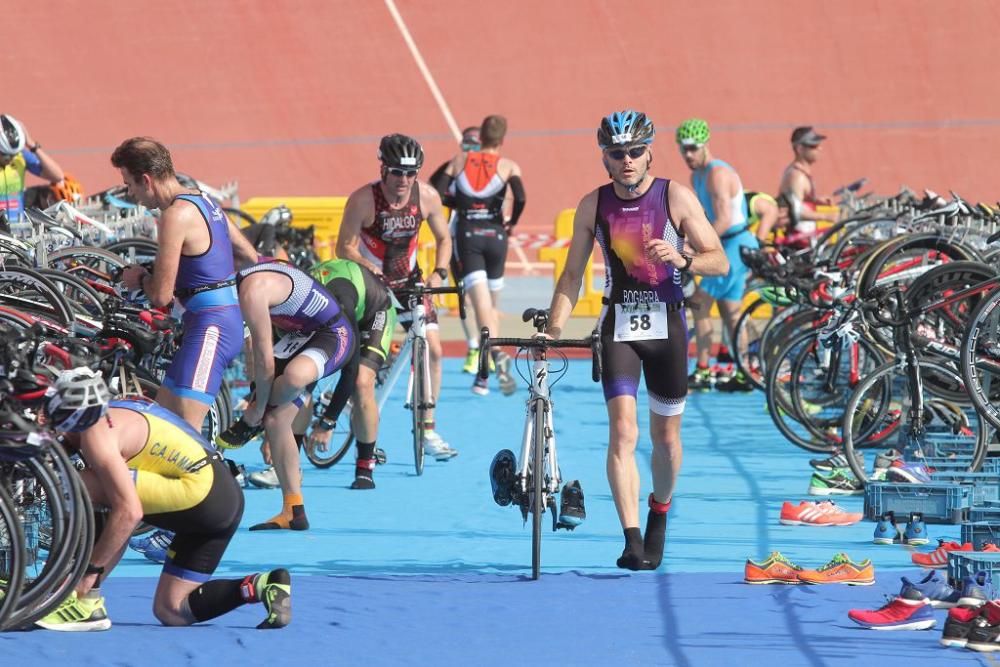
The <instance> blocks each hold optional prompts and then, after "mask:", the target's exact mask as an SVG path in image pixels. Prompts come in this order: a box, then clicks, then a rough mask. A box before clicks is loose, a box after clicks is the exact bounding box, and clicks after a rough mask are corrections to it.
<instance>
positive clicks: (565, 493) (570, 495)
mask: <svg viewBox="0 0 1000 667" xmlns="http://www.w3.org/2000/svg"><path fill="white" fill-rule="evenodd" d="M559 495H560V505H559V527H560V528H569V529H570V530H573V529H574V528H576V527H577V526H579V525H580V524H581V523H583V520H584V519H586V518H587V510H586V509H584V506H583V489H581V488H580V481H579V480H576V479H574V480H573V481H572V482H566V484H565V485H564V486H563V488H562V493H561V494H559Z"/></svg>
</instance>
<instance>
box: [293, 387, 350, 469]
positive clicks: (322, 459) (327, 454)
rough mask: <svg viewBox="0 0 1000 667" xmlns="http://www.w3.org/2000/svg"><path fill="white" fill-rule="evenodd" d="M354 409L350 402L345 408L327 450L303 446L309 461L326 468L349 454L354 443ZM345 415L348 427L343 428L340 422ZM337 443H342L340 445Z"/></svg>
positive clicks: (318, 466)
mask: <svg viewBox="0 0 1000 667" xmlns="http://www.w3.org/2000/svg"><path fill="white" fill-rule="evenodd" d="M353 410H354V405H353V403H348V404H347V406H346V407H345V408H344V412H343V413H341V418H340V419H338V420H337V424H336V425H335V426H334V429H333V432H331V433H330V442H329V443H328V444H327V448H326V451H321V450H320V449H319V448H317V447H313V446H312V445H309V444H307V445H306V446H305V447H304V448H303V449H304V450H305V453H306V458H307V459H309V463H311V464H313V465H314V466H316V467H317V468H319V469H321V470H324V469H326V468H329V467H331V466H334V465H336V464H337V463H339V462H340V459H342V458H344V456H346V455H347V452H348V451H349V450H350V449H351V445H353V444H354V429H353V428H351V413H352V412H353ZM345 417H346V418H347V421H346V423H347V428H346V429H342V428H340V422H341V421H343V419H344V418H345ZM337 443H340V444H339V445H338V444H337Z"/></svg>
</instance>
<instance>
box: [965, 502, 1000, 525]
mask: <svg viewBox="0 0 1000 667" xmlns="http://www.w3.org/2000/svg"><path fill="white" fill-rule="evenodd" d="M969 521H998V522H1000V503H997V502H986V503H982V504H979V505H973V506H972V507H970V508H969Z"/></svg>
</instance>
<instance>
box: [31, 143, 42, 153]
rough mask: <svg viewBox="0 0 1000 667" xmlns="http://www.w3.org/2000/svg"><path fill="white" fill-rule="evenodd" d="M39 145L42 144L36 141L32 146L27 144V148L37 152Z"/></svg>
mask: <svg viewBox="0 0 1000 667" xmlns="http://www.w3.org/2000/svg"><path fill="white" fill-rule="evenodd" d="M41 147H42V145H41V144H40V143H38V142H37V141H36V142H35V145H34V146H28V150H29V151H31V152H32V153H37V152H38V149H39V148H41Z"/></svg>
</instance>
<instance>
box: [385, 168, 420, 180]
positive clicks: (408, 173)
mask: <svg viewBox="0 0 1000 667" xmlns="http://www.w3.org/2000/svg"><path fill="white" fill-rule="evenodd" d="M389 173H390V174H392V175H393V176H396V177H397V178H402V177H403V176H405V177H407V178H413V177H414V176H416V175H417V170H416V169H398V168H396V167H393V168H392V169H390V170H389Z"/></svg>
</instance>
